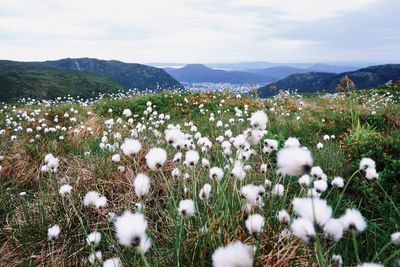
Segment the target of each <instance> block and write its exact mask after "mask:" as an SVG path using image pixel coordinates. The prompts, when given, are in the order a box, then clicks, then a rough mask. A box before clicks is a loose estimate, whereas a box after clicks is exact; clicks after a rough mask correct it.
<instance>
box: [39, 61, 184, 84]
mask: <svg viewBox="0 0 400 267" xmlns="http://www.w3.org/2000/svg"><path fill="white" fill-rule="evenodd" d="M42 64H44V65H46V66H49V67H56V68H62V69H69V70H76V71H86V72H90V73H93V74H96V75H104V76H107V77H108V78H110V79H111V80H113V81H115V82H116V83H118V84H120V85H121V86H123V87H125V88H138V89H140V90H144V89H151V90H155V89H157V88H159V89H166V88H182V85H181V84H180V83H179V82H178V81H176V80H175V79H174V78H172V77H171V76H170V75H168V73H166V72H165V71H164V70H163V69H159V68H155V67H150V66H147V65H142V64H137V63H125V62H122V61H117V60H101V59H94V58H65V59H60V60H54V61H44V62H42Z"/></svg>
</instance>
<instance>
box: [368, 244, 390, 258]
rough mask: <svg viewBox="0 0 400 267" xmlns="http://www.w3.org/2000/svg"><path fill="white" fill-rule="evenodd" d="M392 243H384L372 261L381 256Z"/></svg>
mask: <svg viewBox="0 0 400 267" xmlns="http://www.w3.org/2000/svg"><path fill="white" fill-rule="evenodd" d="M391 244H392V242H388V243H387V244H386V245H384V246H383V247H382V248H381V249H380V250H379V252H377V253H376V254H375V256H374V258H373V259H372V262H374V261H375V260H376V259H378V258H379V256H380V255H381V254H382V253H383V252H384V251H385V250H386V249H387V248H388V247H390V245H391Z"/></svg>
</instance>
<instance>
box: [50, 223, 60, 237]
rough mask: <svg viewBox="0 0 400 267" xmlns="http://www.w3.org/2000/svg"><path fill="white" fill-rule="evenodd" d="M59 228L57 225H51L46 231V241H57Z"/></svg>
mask: <svg viewBox="0 0 400 267" xmlns="http://www.w3.org/2000/svg"><path fill="white" fill-rule="evenodd" d="M60 232H61V228H60V226H59V225H58V224H56V225H53V226H52V227H50V228H49V229H47V239H48V240H57V239H58V236H59V235H60Z"/></svg>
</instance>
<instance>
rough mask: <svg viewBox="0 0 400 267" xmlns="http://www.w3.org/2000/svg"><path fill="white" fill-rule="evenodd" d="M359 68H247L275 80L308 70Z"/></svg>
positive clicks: (350, 69) (320, 65)
mask: <svg viewBox="0 0 400 267" xmlns="http://www.w3.org/2000/svg"><path fill="white" fill-rule="evenodd" d="M357 69H359V68H358V67H354V66H335V65H327V64H321V63H318V64H314V65H312V66H310V67H307V68H295V67H290V66H278V67H270V68H265V69H249V70H247V71H248V72H252V73H256V74H260V75H265V76H271V77H274V78H275V79H277V80H280V79H283V78H286V77H288V76H289V75H292V74H296V73H308V72H327V73H341V72H345V71H354V70H357Z"/></svg>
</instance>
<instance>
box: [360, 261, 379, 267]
mask: <svg viewBox="0 0 400 267" xmlns="http://www.w3.org/2000/svg"><path fill="white" fill-rule="evenodd" d="M357 267H385V266H384V265H382V264H379V263H374V262H364V263H362V264H359V265H357Z"/></svg>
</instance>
